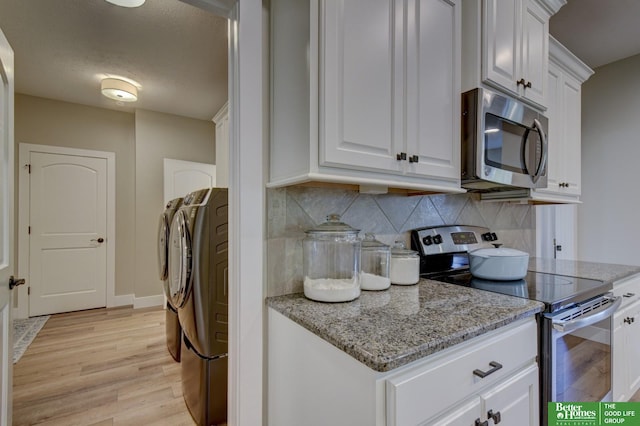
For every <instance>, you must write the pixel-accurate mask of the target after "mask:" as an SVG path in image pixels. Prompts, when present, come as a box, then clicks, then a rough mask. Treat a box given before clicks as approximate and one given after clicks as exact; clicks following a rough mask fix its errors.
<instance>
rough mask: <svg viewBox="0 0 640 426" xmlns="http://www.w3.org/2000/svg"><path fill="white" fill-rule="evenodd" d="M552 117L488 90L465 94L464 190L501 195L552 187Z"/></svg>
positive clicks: (479, 89)
mask: <svg viewBox="0 0 640 426" xmlns="http://www.w3.org/2000/svg"><path fill="white" fill-rule="evenodd" d="M547 129H548V120H547V117H545V116H544V115H542V114H541V113H539V112H538V111H536V110H534V109H533V108H530V107H528V106H527V105H525V104H524V103H522V102H520V101H518V100H515V99H513V98H510V97H508V96H505V95H503V94H500V93H497V92H494V91H491V90H487V89H484V88H478V89H474V90H471V91H468V92H465V93H463V94H462V152H461V154H462V186H463V187H464V188H467V189H469V190H471V191H501V190H509V189H513V188H514V187H516V188H546V186H547V155H548V152H549V149H548V145H547Z"/></svg>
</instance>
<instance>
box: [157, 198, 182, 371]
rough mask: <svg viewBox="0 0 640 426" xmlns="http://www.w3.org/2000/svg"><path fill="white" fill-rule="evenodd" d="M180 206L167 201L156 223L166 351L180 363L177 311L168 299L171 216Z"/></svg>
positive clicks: (180, 203)
mask: <svg viewBox="0 0 640 426" xmlns="http://www.w3.org/2000/svg"><path fill="white" fill-rule="evenodd" d="M181 206H182V198H175V199H173V200H171V201H169V202H168V203H167V204H166V206H165V210H164V212H162V214H160V220H159V222H158V269H159V271H158V272H159V274H160V279H161V280H162V284H163V288H164V294H165V296H166V298H167V302H166V310H165V312H166V313H165V334H166V336H167V349H168V350H169V353H170V354H171V356H172V357H173V359H174V360H176V361H178V362H179V361H180V348H181V342H182V327H180V320H179V319H178V310H177V308H176V307H175V306H174V305H173V302H172V301H171V298H170V297H169V264H168V255H169V237H170V235H169V234H170V232H169V231H170V226H171V221H172V220H173V216H174V215H175V213H176V212H177V211H178V209H179V208H180V207H181Z"/></svg>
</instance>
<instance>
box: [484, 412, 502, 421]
mask: <svg viewBox="0 0 640 426" xmlns="http://www.w3.org/2000/svg"><path fill="white" fill-rule="evenodd" d="M487 417H489V418H490V419H493V423H494V424H496V425H497V424H498V423H500V420H502V418H501V416H500V411H496V412H495V413H494V412H493V410H489V412H488V413H487Z"/></svg>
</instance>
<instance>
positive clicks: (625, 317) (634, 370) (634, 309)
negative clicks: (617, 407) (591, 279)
mask: <svg viewBox="0 0 640 426" xmlns="http://www.w3.org/2000/svg"><path fill="white" fill-rule="evenodd" d="M613 292H614V294H615V295H616V296H622V297H623V304H622V306H621V307H620V308H619V309H618V312H616V313H615V315H614V316H613V374H612V380H613V401H618V402H624V401H628V400H629V398H631V397H632V396H633V395H634V394H635V393H636V392H637V391H638V389H640V363H639V362H638V360H639V359H640V274H638V275H634V276H633V277H631V278H629V279H627V280H625V281H624V282H621V283H615V284H614V288H613Z"/></svg>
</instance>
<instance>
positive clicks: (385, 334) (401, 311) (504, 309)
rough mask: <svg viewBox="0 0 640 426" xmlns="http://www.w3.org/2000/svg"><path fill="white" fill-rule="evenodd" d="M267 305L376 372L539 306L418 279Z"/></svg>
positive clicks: (283, 298)
mask: <svg viewBox="0 0 640 426" xmlns="http://www.w3.org/2000/svg"><path fill="white" fill-rule="evenodd" d="M267 303H268V305H269V306H270V307H271V308H273V309H275V310H276V311H277V312H280V313H281V314H283V315H284V316H286V317H288V318H289V319H291V320H293V321H294V322H296V323H298V324H300V325H301V326H303V327H304V328H306V329H308V330H309V331H311V332H312V333H314V334H316V335H317V336H319V337H321V338H322V339H324V340H326V341H327V342H329V343H331V344H332V345H334V346H336V347H337V348H339V349H341V350H343V351H344V352H346V353H347V354H349V355H351V356H352V357H353V358H355V359H357V360H358V361H360V362H362V363H363V364H365V365H367V366H368V367H370V368H372V369H373V370H376V371H381V372H382V371H390V370H393V369H395V368H398V367H401V366H403V365H405V364H408V363H410V362H412V361H415V360H418V359H420V358H424V357H426V356H428V355H431V354H433V353H435V352H438V351H440V350H442V349H445V348H447V347H450V346H453V345H455V344H457V343H461V342H464V341H466V340H468V339H471V338H473V337H475V336H479V335H481V334H483V333H485V332H487V331H490V330H494V329H497V328H499V327H501V326H504V325H507V324H509V323H511V322H513V321H515V320H518V319H520V318H526V317H529V316H532V315H535V314H536V313H538V312H541V311H542V309H543V307H544V305H543V304H542V303H540V302H536V301H532V300H528V299H522V298H518V297H513V296H505V295H501V294H496V293H490V292H486V291H482V290H477V289H471V288H466V287H461V286H456V285H452V284H445V283H440V282H436V281H431V280H426V279H421V280H420V282H419V283H418V284H417V285H413V286H395V285H393V286H391V288H390V289H389V290H386V291H380V292H375V291H362V293H361V295H360V297H359V298H358V299H356V300H354V301H353V302H347V303H319V302H314V301H311V300H309V299H306V298H305V297H304V295H303V294H302V293H295V294H289V295H285V296H278V297H272V298H268V299H267Z"/></svg>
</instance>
